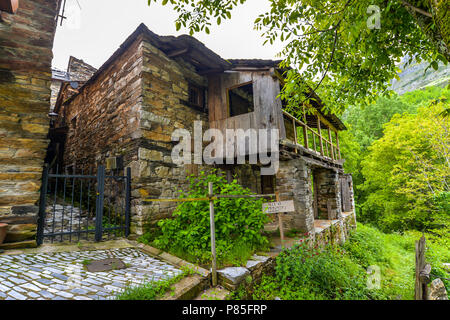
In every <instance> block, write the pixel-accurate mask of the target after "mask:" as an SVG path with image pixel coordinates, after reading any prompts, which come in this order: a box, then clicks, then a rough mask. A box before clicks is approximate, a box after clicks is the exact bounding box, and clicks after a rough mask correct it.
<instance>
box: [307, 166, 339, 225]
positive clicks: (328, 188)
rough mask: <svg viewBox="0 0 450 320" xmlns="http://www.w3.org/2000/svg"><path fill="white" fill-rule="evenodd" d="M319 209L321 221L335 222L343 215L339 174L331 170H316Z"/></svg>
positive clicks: (314, 172)
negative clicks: (334, 220)
mask: <svg viewBox="0 0 450 320" xmlns="http://www.w3.org/2000/svg"><path fill="white" fill-rule="evenodd" d="M313 174H314V179H316V185H317V190H314V192H317V209H318V215H319V219H325V220H333V219H338V218H339V217H340V215H341V193H340V187H339V173H338V172H337V171H335V170H331V169H315V170H314V171H313Z"/></svg>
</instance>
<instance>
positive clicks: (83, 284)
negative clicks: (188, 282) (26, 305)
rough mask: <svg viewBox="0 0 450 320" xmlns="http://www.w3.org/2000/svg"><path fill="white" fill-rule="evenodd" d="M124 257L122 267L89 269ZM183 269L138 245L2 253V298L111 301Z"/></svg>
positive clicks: (0, 272)
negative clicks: (92, 264)
mask: <svg viewBox="0 0 450 320" xmlns="http://www.w3.org/2000/svg"><path fill="white" fill-rule="evenodd" d="M107 258H118V259H121V260H122V261H123V262H124V263H125V264H126V266H127V268H125V269H121V270H111V271H108V272H95V273H94V272H89V271H87V270H86V268H85V264H86V262H88V261H93V260H101V259H107ZM181 272H182V271H181V270H178V269H176V268H174V267H173V266H171V265H168V264H166V263H164V262H162V261H160V260H157V259H154V258H152V257H150V256H149V255H147V254H145V253H143V252H141V251H140V250H139V249H136V248H124V249H108V250H94V251H79V252H61V253H39V254H21V255H0V300H108V299H113V298H114V297H115V296H116V295H117V294H118V293H120V292H121V291H123V290H124V288H126V287H129V286H136V285H138V284H142V283H145V282H149V281H159V280H164V279H169V278H172V277H174V276H176V275H178V274H180V273H181Z"/></svg>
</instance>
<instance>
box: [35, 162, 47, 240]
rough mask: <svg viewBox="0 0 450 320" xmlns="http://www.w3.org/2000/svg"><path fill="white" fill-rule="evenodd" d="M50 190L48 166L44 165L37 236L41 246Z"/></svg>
mask: <svg viewBox="0 0 450 320" xmlns="http://www.w3.org/2000/svg"><path fill="white" fill-rule="evenodd" d="M47 188H48V164H47V163H46V164H44V171H43V173H42V186H41V197H40V199H39V213H38V227H37V235H36V243H37V245H38V246H40V245H41V244H42V243H43V242H44V225H45V218H46V213H45V208H46V205H47V204H46V201H47Z"/></svg>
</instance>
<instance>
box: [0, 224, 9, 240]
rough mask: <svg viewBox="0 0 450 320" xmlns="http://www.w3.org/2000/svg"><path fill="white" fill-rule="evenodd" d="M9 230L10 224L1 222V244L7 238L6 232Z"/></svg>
mask: <svg viewBox="0 0 450 320" xmlns="http://www.w3.org/2000/svg"><path fill="white" fill-rule="evenodd" d="M7 231H8V225H7V224H6V223H0V244H2V243H3V240H5V237H6V232H7Z"/></svg>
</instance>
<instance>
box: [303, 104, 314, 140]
mask: <svg viewBox="0 0 450 320" xmlns="http://www.w3.org/2000/svg"><path fill="white" fill-rule="evenodd" d="M303 122H304V123H305V125H304V126H303V139H304V140H305V148H306V149H309V141H308V128H307V127H306V125H308V123H307V122H306V112H305V106H303ZM313 138H314V137H313Z"/></svg>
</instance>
